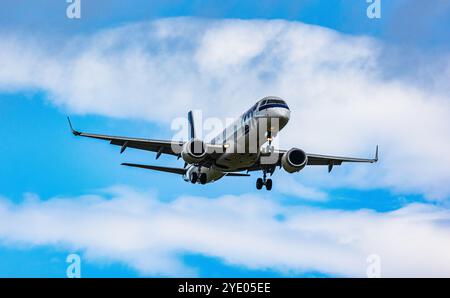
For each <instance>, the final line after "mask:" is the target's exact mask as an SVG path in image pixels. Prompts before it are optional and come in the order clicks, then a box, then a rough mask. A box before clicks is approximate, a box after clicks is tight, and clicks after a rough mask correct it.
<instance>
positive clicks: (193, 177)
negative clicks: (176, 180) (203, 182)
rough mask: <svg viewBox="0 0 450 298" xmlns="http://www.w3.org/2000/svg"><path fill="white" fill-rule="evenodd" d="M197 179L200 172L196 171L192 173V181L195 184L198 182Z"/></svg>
mask: <svg viewBox="0 0 450 298" xmlns="http://www.w3.org/2000/svg"><path fill="white" fill-rule="evenodd" d="M197 180H198V174H197V173H195V172H194V173H192V174H191V182H192V183H194V184H195V183H196V182H197Z"/></svg>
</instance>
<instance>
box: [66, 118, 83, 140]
mask: <svg viewBox="0 0 450 298" xmlns="http://www.w3.org/2000/svg"><path fill="white" fill-rule="evenodd" d="M67 121H69V126H70V130H71V131H72V133H73V135H74V136H79V135H80V134H81V132H79V131H76V130H75V129H73V126H72V122H70V118H69V117H67Z"/></svg>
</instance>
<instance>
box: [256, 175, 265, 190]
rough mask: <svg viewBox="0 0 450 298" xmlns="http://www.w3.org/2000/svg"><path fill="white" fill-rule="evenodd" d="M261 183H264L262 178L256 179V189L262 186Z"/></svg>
mask: <svg viewBox="0 0 450 298" xmlns="http://www.w3.org/2000/svg"><path fill="white" fill-rule="evenodd" d="M263 184H264V182H263V180H262V178H258V179H256V189H258V190H259V189H261V188H262V187H263Z"/></svg>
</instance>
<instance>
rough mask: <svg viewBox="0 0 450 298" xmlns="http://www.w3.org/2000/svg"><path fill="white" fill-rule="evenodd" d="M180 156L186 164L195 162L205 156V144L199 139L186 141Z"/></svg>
mask: <svg viewBox="0 0 450 298" xmlns="http://www.w3.org/2000/svg"><path fill="white" fill-rule="evenodd" d="M181 157H183V160H184V161H185V162H187V163H188V164H196V163H199V162H201V161H202V160H204V159H205V157H206V145H205V143H203V141H201V140H197V139H192V140H190V141H188V142H186V143H185V144H184V146H183V151H181Z"/></svg>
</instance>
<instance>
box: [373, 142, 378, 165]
mask: <svg viewBox="0 0 450 298" xmlns="http://www.w3.org/2000/svg"><path fill="white" fill-rule="evenodd" d="M373 161H374V162H377V161H378V145H377V149H375V158H374V159H373Z"/></svg>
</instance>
